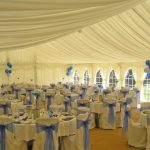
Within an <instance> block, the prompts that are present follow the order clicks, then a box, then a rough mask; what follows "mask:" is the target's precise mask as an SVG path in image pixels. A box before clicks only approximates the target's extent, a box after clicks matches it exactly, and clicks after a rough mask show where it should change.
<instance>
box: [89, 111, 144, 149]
mask: <svg viewBox="0 0 150 150" xmlns="http://www.w3.org/2000/svg"><path fill="white" fill-rule="evenodd" d="M132 118H133V119H134V120H135V121H137V120H138V119H139V112H138V111H137V110H136V109H134V110H132ZM127 141H128V140H127V135H122V132H121V128H118V129H115V130H102V129H92V130H90V142H91V150H145V149H140V148H134V147H131V146H128V143H127Z"/></svg>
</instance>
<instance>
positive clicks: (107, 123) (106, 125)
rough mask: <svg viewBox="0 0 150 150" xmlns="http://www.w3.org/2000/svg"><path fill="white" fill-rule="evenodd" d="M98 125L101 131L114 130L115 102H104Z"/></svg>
mask: <svg viewBox="0 0 150 150" xmlns="http://www.w3.org/2000/svg"><path fill="white" fill-rule="evenodd" d="M99 125H100V127H101V128H102V129H115V128H116V102H111V101H110V102H104V104H103V109H102V113H101V115H100V119H99Z"/></svg>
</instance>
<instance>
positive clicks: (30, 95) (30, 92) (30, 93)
mask: <svg viewBox="0 0 150 150" xmlns="http://www.w3.org/2000/svg"><path fill="white" fill-rule="evenodd" d="M27 91H28V93H29V97H30V104H32V90H31V89H30V90H29V89H28V90H27Z"/></svg>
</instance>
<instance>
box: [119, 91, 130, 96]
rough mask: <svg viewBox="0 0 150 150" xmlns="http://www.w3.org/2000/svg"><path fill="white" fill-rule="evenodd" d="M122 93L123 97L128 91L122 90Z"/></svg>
mask: <svg viewBox="0 0 150 150" xmlns="http://www.w3.org/2000/svg"><path fill="white" fill-rule="evenodd" d="M121 93H122V94H123V96H124V97H126V95H127V94H128V93H129V92H128V91H122V92H121Z"/></svg>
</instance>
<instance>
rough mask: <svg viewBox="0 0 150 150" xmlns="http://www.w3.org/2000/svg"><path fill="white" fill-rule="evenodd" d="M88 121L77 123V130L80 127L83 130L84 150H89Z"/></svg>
mask: <svg viewBox="0 0 150 150" xmlns="http://www.w3.org/2000/svg"><path fill="white" fill-rule="evenodd" d="M88 125H89V119H87V120H86V121H80V120H78V121H77V128H78V129H79V128H80V127H83V129H84V134H83V139H84V150H90V135H89V127H88Z"/></svg>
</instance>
